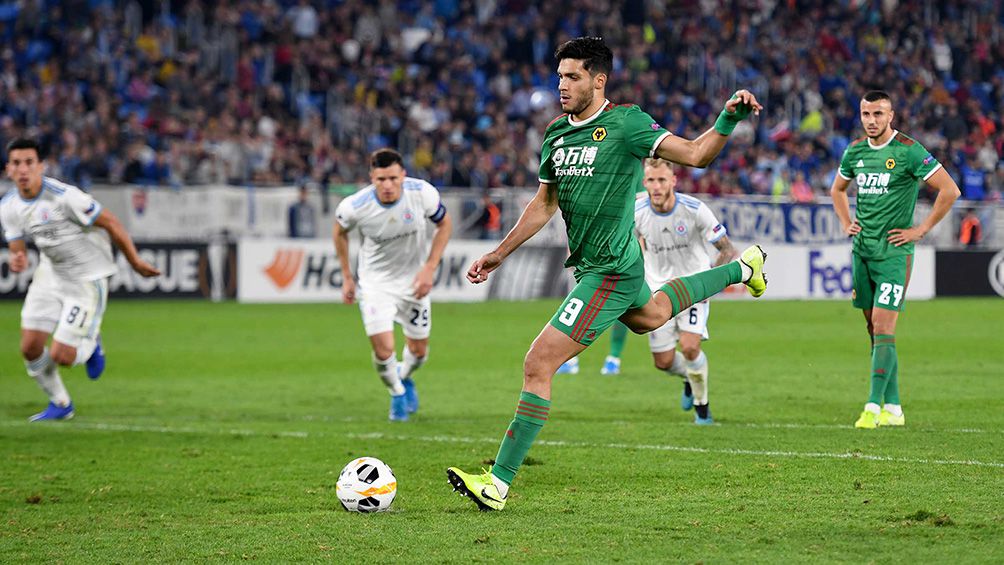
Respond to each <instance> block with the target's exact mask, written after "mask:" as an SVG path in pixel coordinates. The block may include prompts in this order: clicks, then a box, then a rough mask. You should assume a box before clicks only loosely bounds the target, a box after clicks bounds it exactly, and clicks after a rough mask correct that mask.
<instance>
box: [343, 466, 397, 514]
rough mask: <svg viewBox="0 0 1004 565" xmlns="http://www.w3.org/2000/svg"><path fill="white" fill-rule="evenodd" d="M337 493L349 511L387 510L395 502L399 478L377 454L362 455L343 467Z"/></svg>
mask: <svg viewBox="0 0 1004 565" xmlns="http://www.w3.org/2000/svg"><path fill="white" fill-rule="evenodd" d="M335 493H336V494H337V495H338V500H340V501H341V502H342V506H344V507H345V509H346V510H348V511H349V512H383V511H384V510H387V509H388V508H390V505H391V503H392V502H394V496H395V495H396V494H397V478H396V477H394V471H392V470H391V468H390V467H388V466H387V464H386V463H384V462H383V461H381V460H379V459H377V458H376V457H359V458H358V459H353V460H352V461H349V464H348V465H346V466H345V468H344V469H342V473H341V474H340V475H338V483H337V484H336V485H335Z"/></svg>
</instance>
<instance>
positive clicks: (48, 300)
mask: <svg viewBox="0 0 1004 565" xmlns="http://www.w3.org/2000/svg"><path fill="white" fill-rule="evenodd" d="M107 306H108V279H107V278H105V279H98V280H96V281H67V280H63V279H60V278H59V277H58V276H56V275H55V274H54V273H53V272H52V270H51V269H50V268H46V267H44V266H41V265H40V266H39V268H38V269H36V270H35V275H34V277H33V278H32V281H31V285H30V286H28V294H27V296H25V298H24V306H23V307H22V308H21V327H22V328H24V329H26V330H38V331H43V332H46V333H50V334H52V338H53V339H54V340H55V341H58V342H60V343H63V344H66V345H69V346H71V347H80V344H81V343H83V341H84V340H85V339H96V338H97V336H98V333H99V332H100V331H101V320H102V318H104V315H105V308H106V307H107Z"/></svg>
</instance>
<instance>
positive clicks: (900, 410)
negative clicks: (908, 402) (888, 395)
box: [882, 402, 903, 416]
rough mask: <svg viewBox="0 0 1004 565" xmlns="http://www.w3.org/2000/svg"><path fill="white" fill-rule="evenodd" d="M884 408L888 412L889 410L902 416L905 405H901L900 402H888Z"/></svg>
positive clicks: (894, 414) (895, 414)
mask: <svg viewBox="0 0 1004 565" xmlns="http://www.w3.org/2000/svg"><path fill="white" fill-rule="evenodd" d="M882 409H883V410H885V411H886V412H889V413H890V414H892V415H893V416H902V415H903V407H902V406H900V405H899V404H889V403H888V402H887V403H886V404H885V406H883V407H882Z"/></svg>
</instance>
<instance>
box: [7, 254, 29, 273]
mask: <svg viewBox="0 0 1004 565" xmlns="http://www.w3.org/2000/svg"><path fill="white" fill-rule="evenodd" d="M27 268H28V254H27V253H25V252H24V251H11V253H10V270H11V271H13V272H15V273H20V272H21V271H23V270H25V269H27Z"/></svg>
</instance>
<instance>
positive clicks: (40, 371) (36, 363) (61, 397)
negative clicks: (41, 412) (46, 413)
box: [24, 347, 70, 406]
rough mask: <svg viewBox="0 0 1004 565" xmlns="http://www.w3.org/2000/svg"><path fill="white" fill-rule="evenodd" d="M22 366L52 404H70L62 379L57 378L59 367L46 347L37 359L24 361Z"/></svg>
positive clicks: (68, 394)
mask: <svg viewBox="0 0 1004 565" xmlns="http://www.w3.org/2000/svg"><path fill="white" fill-rule="evenodd" d="M24 367H25V369H27V371H28V375H29V376H30V377H31V378H33V379H35V382H37V383H38V386H39V388H41V389H42V391H43V392H44V393H45V394H46V395H48V396H49V400H50V401H52V403H53V404H55V405H56V406H69V405H70V393H69V392H67V391H66V387H65V386H64V385H63V379H61V378H59V368H58V367H57V366H56V364H55V363H53V362H52V359H51V358H50V357H49V348H48V347H46V348H45V349H43V350H42V355H41V356H40V357H39V358H38V359H33V360H31V361H25V362H24Z"/></svg>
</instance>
